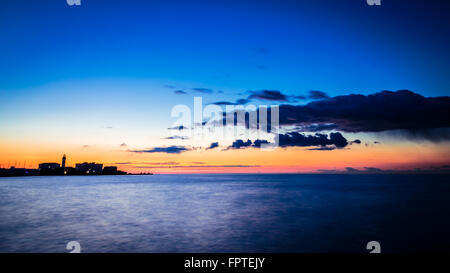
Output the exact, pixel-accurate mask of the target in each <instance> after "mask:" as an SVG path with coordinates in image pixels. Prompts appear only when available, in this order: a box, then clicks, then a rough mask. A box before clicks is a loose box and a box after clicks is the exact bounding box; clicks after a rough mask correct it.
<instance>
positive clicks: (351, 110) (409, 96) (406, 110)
mask: <svg viewBox="0 0 450 273" xmlns="http://www.w3.org/2000/svg"><path fill="white" fill-rule="evenodd" d="M313 124H316V125H317V124H333V125H335V128H334V129H335V130H337V131H343V132H381V131H387V130H408V131H415V132H420V131H421V130H422V131H423V130H425V131H426V130H427V129H432V128H443V127H450V97H429V98H427V97H423V96H421V95H419V94H416V93H413V92H411V91H407V90H401V91H397V92H391V91H383V92H379V93H375V94H372V95H367V96H366V95H354V94H351V95H345V96H337V97H332V98H328V99H323V100H319V101H314V102H310V103H308V104H306V105H281V106H280V125H300V126H310V125H313ZM422 135H426V134H422ZM445 136H448V134H447V135H446V134H444V137H445Z"/></svg>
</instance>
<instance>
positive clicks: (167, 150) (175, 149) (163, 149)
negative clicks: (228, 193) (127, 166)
mask: <svg viewBox="0 0 450 273" xmlns="http://www.w3.org/2000/svg"><path fill="white" fill-rule="evenodd" d="M190 150H191V149H189V148H187V147H184V146H169V147H154V148H151V149H147V150H129V152H132V153H166V154H179V153H183V152H187V151H190Z"/></svg>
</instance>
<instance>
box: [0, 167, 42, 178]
mask: <svg viewBox="0 0 450 273" xmlns="http://www.w3.org/2000/svg"><path fill="white" fill-rule="evenodd" d="M30 175H38V171H37V170H36V169H25V168H14V167H11V168H9V169H0V176H30Z"/></svg>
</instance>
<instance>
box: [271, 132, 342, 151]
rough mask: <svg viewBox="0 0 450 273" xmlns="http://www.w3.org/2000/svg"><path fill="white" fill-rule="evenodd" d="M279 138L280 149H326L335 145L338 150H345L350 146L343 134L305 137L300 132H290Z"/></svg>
mask: <svg viewBox="0 0 450 273" xmlns="http://www.w3.org/2000/svg"><path fill="white" fill-rule="evenodd" d="M279 137H280V138H279V146H280V147H289V146H297V147H309V146H321V147H326V146H329V145H334V146H335V147H337V148H344V147H346V146H347V145H348V141H347V139H345V138H344V137H343V136H342V134H341V133H330V136H329V137H328V136H327V135H326V134H315V135H305V134H302V133H298V132H290V133H287V134H280V135H279Z"/></svg>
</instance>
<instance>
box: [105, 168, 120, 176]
mask: <svg viewBox="0 0 450 273" xmlns="http://www.w3.org/2000/svg"><path fill="white" fill-rule="evenodd" d="M103 174H106V175H115V174H117V167H115V166H106V167H104V168H103Z"/></svg>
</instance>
